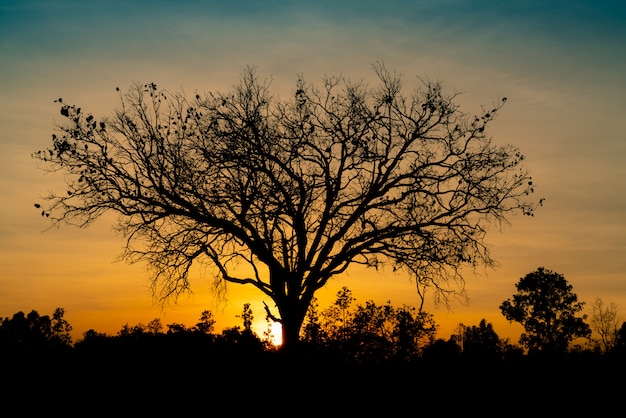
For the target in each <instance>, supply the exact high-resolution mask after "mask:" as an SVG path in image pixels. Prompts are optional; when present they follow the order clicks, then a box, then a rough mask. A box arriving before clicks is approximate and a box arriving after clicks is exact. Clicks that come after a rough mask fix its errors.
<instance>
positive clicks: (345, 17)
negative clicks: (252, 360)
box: [0, 0, 626, 342]
mask: <svg viewBox="0 0 626 418" xmlns="http://www.w3.org/2000/svg"><path fill="white" fill-rule="evenodd" d="M379 61H382V62H384V63H385V65H386V66H387V67H388V68H390V69H395V70H398V71H399V72H401V73H402V74H403V75H404V80H405V84H406V85H407V86H410V85H412V84H414V83H415V80H416V77H417V76H427V77H429V78H430V79H434V80H441V81H442V82H443V85H444V88H445V89H446V90H447V91H448V92H450V93H452V92H454V91H459V92H461V93H462V95H461V96H460V97H459V102H460V103H461V105H462V108H463V110H464V111H465V112H467V113H469V114H474V113H475V112H479V111H480V106H481V105H486V106H489V105H491V104H492V103H494V102H495V101H497V100H499V99H500V98H502V97H507V98H508V101H507V104H506V105H505V106H504V108H503V109H502V111H501V113H500V116H499V117H498V118H497V119H496V120H495V121H494V122H493V123H492V124H491V131H490V134H491V135H492V136H493V138H494V140H495V141H496V142H497V143H500V144H507V143H510V144H513V145H516V146H518V147H519V148H520V150H521V151H522V152H523V153H524V154H525V155H526V157H527V159H526V167H527V168H528V169H529V171H530V173H531V175H532V176H533V181H534V183H535V184H536V189H535V192H536V193H537V195H538V197H544V198H545V199H546V200H545V204H544V206H543V207H542V208H540V209H539V210H538V211H537V213H536V216H535V217H533V218H527V217H521V216H519V217H512V218H511V219H510V221H511V225H510V226H509V227H506V228H504V229H503V230H502V231H500V230H496V229H494V230H492V231H490V232H489V234H488V235H487V241H488V243H489V244H491V250H492V254H493V256H494V258H495V259H496V260H497V261H498V262H499V266H498V267H497V268H496V269H490V270H486V271H484V272H481V273H482V274H480V275H479V276H471V275H470V276H468V277H467V288H468V291H469V296H470V299H471V300H470V304H469V305H467V306H464V305H462V304H454V305H453V306H452V310H451V311H447V310H446V309H445V307H441V306H440V307H437V306H430V305H429V306H428V308H427V310H428V311H429V312H431V313H433V314H434V315H435V320H436V321H437V323H438V324H439V325H440V331H439V333H438V336H439V337H441V338H446V339H447V338H448V337H449V335H450V333H451V332H453V330H454V328H455V326H456V325H457V324H459V323H464V324H465V325H477V324H478V323H479V322H480V320H481V319H483V318H484V319H486V320H487V321H488V322H491V323H492V324H493V325H494V329H495V331H496V332H497V333H498V335H500V337H503V338H511V339H512V341H513V342H517V339H518V337H519V333H520V332H521V327H519V326H518V325H516V324H509V323H508V322H507V321H506V320H505V319H504V318H503V316H502V314H501V312H500V310H499V305H500V303H501V302H502V301H503V300H505V299H507V298H509V297H511V296H512V295H513V293H515V283H517V281H518V280H519V279H520V278H521V277H523V276H525V275H526V274H527V273H530V272H532V271H534V270H536V269H537V268H538V267H545V268H547V269H550V270H553V271H555V272H557V273H560V274H563V275H564V276H565V278H566V279H567V280H568V281H569V282H570V284H572V285H573V288H574V292H575V293H576V294H577V295H578V297H579V299H581V300H583V301H585V302H586V303H587V307H590V306H591V305H592V303H593V301H594V300H595V298H597V297H600V298H602V299H603V300H604V301H605V302H615V303H616V304H617V305H618V307H619V308H620V314H621V316H622V319H623V320H626V3H623V2H616V1H605V0H590V1H578V0H568V1H560V0H559V1H546V0H541V1H539V0H524V1H521V0H520V1H518V0H511V1H499V0H482V1H469V0H439V1H434V0H428V1H426V0H413V1H400V0H386V1H371V0H350V1H342V0H334V1H331V0H317V1H312V2H308V1H279V0H266V1H263V2H257V1H240V0H231V1H199V0H194V1H184V0H183V1H179V2H174V1H171V0H168V1H162V0H151V1H139V0H109V1H98V0H95V1H78V0H57V1H54V2H52V1H46V0H19V1H18V0H15V1H11V0H0V202H1V203H2V204H1V205H0V317H7V316H11V315H13V314H14V313H15V312H18V311H24V312H29V311H31V310H33V309H34V310H36V311H38V312H39V313H40V314H42V315H44V314H48V315H51V314H52V312H53V310H54V309H55V308H56V307H62V308H64V309H65V311H66V319H67V320H68V321H69V322H70V324H71V325H72V326H73V327H74V333H73V337H74V340H77V339H79V338H80V337H81V336H82V333H83V332H85V331H86V330H88V329H90V328H93V329H95V330H96V331H98V332H106V333H108V334H111V335H114V334H115V333H117V331H119V330H120V328H121V327H122V326H123V325H124V324H126V323H129V324H130V325H134V324H137V323H144V324H145V323H147V322H149V321H150V320H152V319H154V318H157V317H160V318H161V320H162V323H163V324H164V325H165V324H169V323H174V322H176V323H183V324H185V325H188V326H192V325H194V324H195V323H196V322H197V320H198V319H199V317H200V314H201V312H202V311H203V310H205V309H210V310H212V311H213V312H214V314H215V315H216V317H217V319H218V323H217V327H218V328H220V329H221V328H222V327H226V326H233V325H241V320H240V319H239V318H236V317H235V316H236V315H238V314H239V313H240V312H241V310H242V306H243V304H244V303H246V302H249V303H251V305H252V309H253V312H254V314H255V317H256V321H255V322H256V331H257V332H258V333H259V334H260V333H262V332H263V331H264V330H265V326H264V324H265V319H264V312H263V308H262V299H260V293H257V291H255V290H254V289H253V288H250V289H247V288H244V287H241V286H234V285H231V286H230V288H229V294H228V300H227V301H222V302H220V303H218V302H217V301H216V300H215V299H214V298H213V297H212V295H211V294H209V292H208V287H209V284H210V282H211V278H206V277H202V276H200V275H196V276H194V277H193V278H192V283H193V290H194V294H193V295H192V296H190V297H186V296H183V297H182V298H180V299H179V300H178V301H177V303H172V304H171V305H170V306H166V307H164V308H163V309H161V307H160V306H158V305H154V304H153V302H152V297H151V294H150V290H149V287H148V285H149V278H148V277H147V275H146V273H145V271H144V266H142V265H128V264H125V263H123V262H116V260H117V257H118V256H119V255H120V253H121V251H122V246H123V241H122V237H121V236H119V235H116V234H115V233H114V232H113V231H112V226H113V219H112V218H111V217H108V218H103V219H101V220H100V221H99V222H97V223H96V224H94V225H93V226H91V227H90V228H88V229H82V230H81V229H77V228H74V227H62V228H60V229H52V230H46V229H47V228H48V227H49V223H48V222H47V220H46V219H45V218H42V217H41V216H40V215H39V212H38V211H37V210H36V209H35V208H34V207H33V204H34V203H35V202H42V199H41V196H43V195H45V194H47V192H48V191H50V190H56V191H62V190H64V188H63V178H62V177H60V176H53V175H49V174H45V173H44V172H43V171H41V170H39V169H38V167H37V164H36V162H35V160H33V159H31V157H30V155H31V153H32V152H34V151H36V150H39V149H43V148H46V147H48V146H49V144H50V143H51V141H50V137H51V134H52V133H53V129H54V124H55V123H56V122H61V116H60V115H59V113H58V106H57V104H55V103H54V100H55V99H57V98H59V97H62V98H63V100H64V102H68V103H73V104H76V105H78V106H80V107H82V108H83V109H84V110H85V111H86V112H90V113H93V114H94V115H96V116H106V115H109V114H110V113H111V112H112V111H113V109H114V108H115V107H116V106H117V104H118V102H117V96H116V92H115V88H116V87H118V86H119V87H120V88H121V89H122V90H126V89H127V88H128V87H129V86H130V85H131V84H132V83H133V82H135V81H138V82H142V83H148V82H154V83H156V84H157V86H159V88H163V89H167V90H171V91H178V90H181V89H183V90H185V91H186V92H190V93H191V92H196V91H198V92H202V93H204V92H209V91H215V90H221V91H224V90H228V89H230V87H232V85H234V84H235V83H236V82H237V81H238V78H239V74H240V73H241V71H242V69H243V68H244V67H245V66H247V65H253V66H256V67H257V69H258V72H259V74H260V75H261V76H264V77H267V78H271V79H272V80H273V81H272V89H273V91H274V92H275V93H276V94H279V95H281V96H285V97H286V96H287V95H289V94H290V92H292V89H293V88H294V86H295V81H296V79H297V76H298V74H303V75H304V77H305V79H307V80H308V81H309V82H311V83H316V82H318V81H319V80H320V79H321V78H322V77H323V76H324V75H327V74H340V73H341V74H343V75H345V76H347V77H349V78H351V79H361V78H363V79H366V80H368V79H371V78H372V76H373V75H374V74H373V72H372V71H371V67H372V64H375V63H376V62H379ZM372 81H373V79H372ZM407 93H408V91H407ZM342 286H348V287H349V288H350V289H351V290H352V291H353V295H354V297H356V303H362V304H364V303H365V302H366V301H367V300H370V299H371V300H374V301H375V302H377V303H380V304H384V303H385V302H386V301H387V300H390V301H391V303H392V304H393V305H394V306H402V305H405V304H406V305H413V306H416V305H417V304H418V303H419V299H418V298H417V294H416V292H415V290H414V287H413V285H412V283H411V282H410V280H409V278H408V277H405V276H398V275H392V274H391V273H390V272H388V271H382V272H380V273H378V274H375V273H373V272H367V273H364V272H362V271H359V270H354V271H350V272H349V273H348V274H347V275H345V276H343V277H338V278H336V279H334V280H332V281H331V282H330V283H329V285H328V286H327V288H325V289H322V290H321V291H320V292H319V293H318V298H319V301H320V308H325V307H326V306H328V305H329V304H330V303H332V301H333V300H334V297H335V294H336V292H337V291H338V290H339V289H340V288H341V287H342Z"/></svg>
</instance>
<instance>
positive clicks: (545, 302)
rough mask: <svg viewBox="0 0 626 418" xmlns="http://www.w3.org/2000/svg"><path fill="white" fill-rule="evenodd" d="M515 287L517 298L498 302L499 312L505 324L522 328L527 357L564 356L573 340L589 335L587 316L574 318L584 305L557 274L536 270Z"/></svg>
mask: <svg viewBox="0 0 626 418" xmlns="http://www.w3.org/2000/svg"><path fill="white" fill-rule="evenodd" d="M515 287H516V288H517V294H515V295H513V298H512V299H507V300H505V301H504V302H502V304H501V305H500V310H501V311H502V314H503V315H504V317H505V318H506V319H508V320H509V321H516V322H519V323H520V324H522V326H523V327H524V330H525V331H526V332H525V333H522V335H521V337H520V344H522V345H523V346H525V347H526V348H528V350H529V353H546V354H555V353H556V354H559V353H564V352H566V351H567V350H568V347H569V343H570V342H571V341H573V340H574V339H575V338H579V337H588V336H590V335H591V328H590V327H589V325H588V324H587V323H586V322H585V319H586V317H587V316H586V315H583V316H581V317H577V316H576V314H577V313H578V312H580V311H582V309H583V307H584V304H585V303H584V302H579V301H578V296H576V294H575V293H573V292H572V289H573V288H572V285H571V284H569V283H568V282H567V280H565V277H563V276H562V275H561V274H558V273H555V272H552V271H550V270H547V269H545V268H543V267H539V268H538V269H537V270H536V271H534V272H532V273H529V274H527V275H526V276H524V277H523V278H521V279H520V280H519V282H518V283H517V284H516V285H515Z"/></svg>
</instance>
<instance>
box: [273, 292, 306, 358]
mask: <svg viewBox="0 0 626 418" xmlns="http://www.w3.org/2000/svg"><path fill="white" fill-rule="evenodd" d="M301 305H303V302H302V301H300V302H299V303H298V304H297V305H291V306H290V307H285V306H282V307H281V306H279V307H278V310H279V312H280V316H281V319H282V328H283V329H282V335H283V341H282V345H281V347H280V350H281V351H282V352H285V353H293V352H294V351H296V350H297V348H298V346H299V342H300V328H302V323H303V322H304V317H305V315H306V311H307V309H308V305H307V306H304V307H303V306H301Z"/></svg>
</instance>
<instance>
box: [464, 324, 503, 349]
mask: <svg viewBox="0 0 626 418" xmlns="http://www.w3.org/2000/svg"><path fill="white" fill-rule="evenodd" d="M461 328H462V330H463V331H462V336H461V338H462V340H461V341H462V352H463V356H465V357H469V358H474V359H500V358H501V357H502V342H501V341H500V337H498V334H497V333H496V331H495V330H494V329H493V325H492V324H491V323H488V322H487V321H486V320H485V319H482V320H481V321H480V323H479V324H478V326H476V325H472V326H465V325H463V324H461Z"/></svg>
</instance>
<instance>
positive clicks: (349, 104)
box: [33, 65, 541, 348]
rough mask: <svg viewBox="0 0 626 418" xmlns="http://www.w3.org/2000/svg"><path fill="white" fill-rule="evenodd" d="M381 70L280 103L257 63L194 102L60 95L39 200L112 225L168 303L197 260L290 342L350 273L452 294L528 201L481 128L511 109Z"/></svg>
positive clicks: (61, 212)
mask: <svg viewBox="0 0 626 418" xmlns="http://www.w3.org/2000/svg"><path fill="white" fill-rule="evenodd" d="M374 71H375V74H376V76H377V77H378V81H379V83H378V85H377V86H375V87H369V86H368V85H366V84H365V83H364V82H350V81H348V80H346V79H344V78H342V77H327V78H326V79H324V80H323V83H322V86H321V88H318V87H315V86H312V85H309V84H308V83H306V82H305V81H304V79H303V78H302V77H300V78H299V79H298V81H297V83H296V86H295V90H294V94H293V97H292V98H291V99H290V100H279V99H277V98H276V97H275V96H272V95H271V94H270V92H269V84H268V83H266V82H263V81H260V80H259V79H258V77H257V75H256V73H255V70H254V69H253V68H248V69H246V70H245V71H244V72H243V74H242V76H241V79H240V83H239V84H238V85H237V86H235V87H234V89H233V90H232V91H230V92H227V93H219V92H216V93H210V94H208V95H205V96H201V95H195V97H193V98H188V97H186V96H185V95H184V94H182V93H178V94H176V93H174V94H168V93H166V92H164V91H160V90H158V89H157V86H156V84H154V83H148V84H135V85H133V86H132V87H131V89H130V91H129V92H128V93H127V94H122V93H120V106H119V108H118V109H117V110H116V111H115V112H114V113H113V115H112V116H111V117H109V118H104V119H102V120H97V119H96V118H95V117H94V116H93V115H91V114H89V113H86V112H84V111H83V110H82V109H81V108H80V107H77V106H75V105H70V104H66V103H65V102H63V100H62V99H58V100H57V102H58V103H59V106H60V111H61V115H62V116H63V117H65V120H66V122H65V124H62V125H59V126H57V128H58V131H57V132H56V133H55V134H54V135H53V136H52V146H51V147H50V148H49V149H46V150H42V151H37V152H35V153H34V154H33V157H34V158H36V159H37V160H40V161H41V162H42V163H44V165H43V168H44V169H47V170H49V171H60V172H61V173H63V175H64V178H65V179H66V181H67V188H66V189H65V190H63V191H62V192H61V193H58V194H56V193H53V194H50V195H49V196H47V200H49V201H50V206H49V207H42V206H41V205H40V204H36V206H37V207H38V208H42V212H41V213H42V214H43V215H45V216H48V217H49V218H50V219H51V220H52V221H53V222H55V223H60V222H65V223H69V224H76V225H78V226H81V227H85V226H88V225H89V224H91V223H92V222H93V221H95V220H96V219H97V218H98V217H99V216H100V215H102V214H104V213H105V212H108V211H113V212H117V213H118V214H119V215H121V217H120V218H119V219H120V221H119V225H118V229H119V230H120V231H122V232H123V233H124V234H125V235H126V237H127V239H128V240H127V245H126V248H125V252H124V254H123V255H124V257H125V258H126V259H127V260H129V261H130V262H139V261H145V262H147V263H148V265H149V266H151V267H152V268H153V270H154V272H153V273H152V277H153V292H154V295H155V297H156V298H157V299H159V300H161V301H162V302H163V303H165V300H167V299H168V298H170V297H177V296H178V295H179V294H180V293H181V292H184V291H187V290H189V286H190V284H189V281H188V274H189V271H190V269H191V266H192V264H194V263H196V262H199V263H206V264H207V265H209V266H213V267H215V271H216V273H217V274H216V275H215V276H216V282H215V290H216V291H218V292H219V291H221V290H222V289H223V285H224V284H225V283H226V282H230V283H236V284H245V285H252V286H255V287H256V288H257V289H259V290H260V291H261V292H262V293H263V294H264V295H265V296H267V297H269V298H270V299H272V301H273V302H274V303H275V306H276V309H277V311H278V315H276V316H273V319H276V320H279V321H280V322H281V323H282V329H283V347H285V348H287V347H289V346H291V345H292V344H295V343H297V340H298V338H299V332H300V328H301V325H302V322H303V320H304V317H305V315H306V312H307V309H308V307H309V305H310V303H311V301H312V300H313V297H314V295H315V292H316V291H317V290H319V289H320V288H322V287H323V286H324V285H325V284H326V283H327V282H328V280H329V279H330V278H331V277H334V276H336V275H337V274H340V273H343V272H345V271H346V270H347V269H348V268H349V267H350V266H351V265H353V264H358V265H361V266H366V267H377V266H378V265H379V264H380V263H382V262H385V261H388V262H389V263H390V264H392V265H393V267H394V269H396V268H399V269H406V271H407V272H408V273H409V274H411V275H413V276H414V278H415V282H416V284H417V287H418V289H419V288H425V287H430V288H434V289H436V290H437V293H436V297H438V299H439V300H447V297H448V296H449V295H450V294H457V293H460V294H463V293H464V287H463V280H462V276H461V274H460V267H461V266H463V265H470V266H476V265H478V264H481V263H484V264H487V265H491V264H493V260H492V258H491V255H490V253H489V251H488V248H487V246H486V245H485V243H484V242H485V236H486V232H487V228H488V227H489V226H490V225H493V223H494V221H495V222H497V223H500V222H506V221H507V217H508V215H509V214H510V213H512V212H521V213H523V214H526V215H531V214H532V213H533V210H534V208H535V206H536V204H535V203H532V202H530V201H528V200H527V196H528V195H529V194H530V193H532V191H533V185H532V181H531V178H530V177H529V175H528V174H527V172H526V171H525V170H524V169H523V168H522V166H521V162H522V160H523V159H524V156H523V155H522V154H521V153H520V152H519V151H518V149H516V148H515V147H513V146H509V145H496V144H495V143H493V142H492V141H491V139H490V137H489V136H488V134H487V126H488V124H489V123H490V122H491V121H493V120H494V118H495V117H496V115H497V114H498V112H499V110H500V108H501V107H502V105H503V103H504V101H505V100H506V99H502V100H501V101H499V102H498V103H495V104H494V105H493V106H490V107H489V108H487V109H481V111H480V113H479V114H478V115H476V116H469V115H466V114H464V113H463V112H461V110H460V108H459V105H458V104H457V103H456V102H455V99H456V94H451V95H450V94H444V91H443V88H442V85H441V84H440V83H435V82H430V81H427V80H425V81H423V85H422V86H421V87H420V88H418V89H417V90H416V91H414V92H413V93H412V94H410V95H405V94H404V92H403V86H402V80H401V77H400V76H399V75H396V74H393V73H390V72H389V71H387V70H386V69H385V67H384V66H383V65H376V66H375V67H374ZM539 203H541V201H539ZM38 210H39V209H38ZM141 243H145V245H141ZM244 267H250V268H244ZM248 272H251V273H250V275H248Z"/></svg>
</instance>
